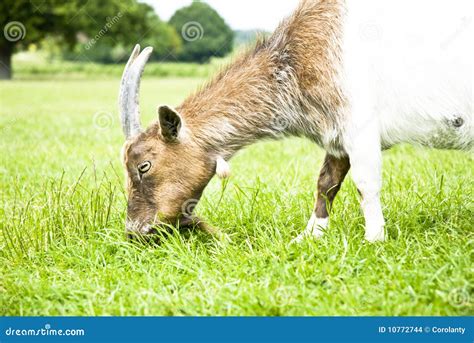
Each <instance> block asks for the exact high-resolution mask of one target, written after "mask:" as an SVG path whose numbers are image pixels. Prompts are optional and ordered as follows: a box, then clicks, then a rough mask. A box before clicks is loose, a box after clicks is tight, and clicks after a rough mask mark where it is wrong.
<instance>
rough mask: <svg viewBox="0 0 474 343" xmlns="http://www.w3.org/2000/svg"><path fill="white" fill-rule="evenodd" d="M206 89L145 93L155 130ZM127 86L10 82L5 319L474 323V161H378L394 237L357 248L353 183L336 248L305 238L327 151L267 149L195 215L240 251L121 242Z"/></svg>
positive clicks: (213, 187)
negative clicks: (162, 117) (162, 118)
mask: <svg viewBox="0 0 474 343" xmlns="http://www.w3.org/2000/svg"><path fill="white" fill-rule="evenodd" d="M200 82H201V80H200V79H164V80H158V79H150V78H146V77H145V79H144V82H143V84H142V94H141V95H142V96H141V98H142V113H143V117H144V122H146V123H148V122H149V121H150V120H152V118H154V116H155V110H156V106H157V105H158V104H161V103H168V104H171V105H176V104H178V103H179V102H180V100H181V99H183V97H184V96H185V95H186V94H187V93H188V92H189V91H191V90H192V89H193V88H194V87H195V86H196V85H198V84H199V83H200ZM117 86H118V79H106V80H97V81H94V82H88V81H80V80H75V81H67V80H63V81H61V82H59V81H12V82H3V83H0V137H1V140H0V159H1V163H0V192H1V193H0V194H1V206H0V231H1V232H0V249H1V250H0V273H1V274H0V314H1V315H472V314H474V308H473V301H474V297H473V267H472V257H473V255H472V253H473V242H474V236H473V226H472V222H473V210H474V208H473V202H472V199H473V189H474V185H473V180H474V175H473V174H474V171H473V165H474V163H473V158H472V156H471V155H469V154H467V153H462V152H451V151H436V150H424V149H420V148H413V147H409V146H400V147H396V148H394V149H392V150H391V151H388V152H386V153H385V154H384V189H383V195H382V201H383V204H384V214H385V217H386V220H387V229H388V233H389V239H388V241H387V242H385V243H377V244H368V243H366V242H364V241H363V218H362V216H361V213H360V211H359V207H358V200H357V198H358V196H357V191H356V189H355V187H354V184H353V183H352V181H351V180H350V178H349V179H348V180H347V181H346V182H345V183H344V185H343V187H342V190H341V192H340V193H339V196H338V198H337V199H336V201H335V205H334V210H333V215H332V223H331V226H330V229H329V231H328V234H327V235H326V236H325V237H324V238H323V239H321V240H319V241H307V242H304V243H303V244H301V245H290V244H289V243H290V241H291V239H292V238H294V237H295V236H296V235H297V234H298V233H299V232H301V230H302V229H303V228H304V226H305V225H306V221H307V219H308V218H309V215H310V212H311V208H312V206H313V193H314V190H315V188H314V187H315V179H316V175H317V172H318V168H319V166H320V164H321V162H322V158H323V151H322V150H320V149H319V148H317V147H316V146H315V145H313V144H312V143H310V142H309V141H306V140H304V139H289V140H285V141H278V142H263V143H260V144H257V145H254V146H252V147H250V148H248V149H247V150H245V151H242V152H241V153H239V154H238V155H237V156H236V157H235V158H234V159H233V160H232V162H231V165H232V172H233V176H232V178H231V179H230V181H229V182H228V183H226V184H223V183H221V181H220V180H215V179H213V180H212V182H211V184H210V185H209V188H208V189H207V190H206V192H205V196H204V198H203V200H202V202H201V203H200V204H199V206H198V207H197V212H198V213H199V214H200V215H202V216H203V217H205V218H207V219H209V221H210V222H211V223H214V224H216V225H218V226H220V227H222V228H224V230H225V232H226V233H228V234H229V235H230V236H231V237H232V242H231V243H229V244H223V243H220V242H217V241H214V240H213V239H212V238H210V237H208V236H206V235H204V234H202V233H193V234H188V235H173V236H171V237H170V238H169V239H168V240H167V241H166V242H165V243H163V244H162V245H161V246H159V247H155V246H149V245H148V246H147V245H139V244H131V243H128V242H127V241H126V240H125V239H124V234H123V233H124V229H123V227H124V218H125V206H126V198H125V194H124V190H123V171H122V167H121V163H120V159H119V151H120V148H121V145H122V143H123V138H122V134H121V129H120V123H119V121H118V116H117V113H116V96H117V91H118V89H117Z"/></svg>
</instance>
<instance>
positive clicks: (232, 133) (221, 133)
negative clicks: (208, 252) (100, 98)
mask: <svg viewBox="0 0 474 343" xmlns="http://www.w3.org/2000/svg"><path fill="white" fill-rule="evenodd" d="M343 14H344V8H343V5H342V1H341V0H320V1H317V0H305V1H302V2H301V4H300V6H299V7H298V9H297V10H296V11H295V13H294V14H293V15H292V16H291V17H289V18H287V19H286V20H285V21H283V22H282V23H281V24H280V26H279V27H278V28H277V29H276V31H275V33H274V34H273V35H272V36H271V37H269V38H268V39H263V40H260V41H259V42H258V43H257V44H256V46H255V47H254V48H252V49H250V50H249V51H247V52H246V53H244V54H242V55H241V56H240V57H238V58H237V59H236V60H235V61H234V63H232V64H231V65H230V66H228V67H227V68H225V69H224V70H223V71H222V72H220V73H219V74H218V75H217V76H216V77H215V78H214V80H213V81H211V82H210V83H208V84H207V85H205V86H204V87H203V88H201V89H200V90H199V91H197V92H196V93H195V94H193V95H191V96H190V97H188V98H187V99H186V100H185V101H184V102H183V103H182V105H181V106H179V107H178V108H177V109H176V112H177V114H176V115H177V116H178V117H179V116H180V118H181V119H182V122H181V130H180V133H179V136H178V137H177V138H176V139H175V140H173V139H172V140H171V141H170V140H169V139H164V137H163V129H162V128H161V126H162V125H163V123H160V121H157V122H155V123H154V124H152V125H151V126H150V127H149V128H148V129H147V130H146V131H145V132H143V133H142V134H140V135H139V136H137V137H135V138H134V139H133V140H131V141H129V142H127V143H126V146H125V148H124V163H125V166H126V168H127V172H128V180H129V181H128V192H129V205H128V220H129V221H130V222H133V223H134V224H133V225H134V226H138V227H140V226H141V225H145V224H150V223H152V224H153V223H161V222H171V223H176V222H177V221H180V220H183V213H182V212H183V210H182V205H183V204H184V203H185V202H186V201H187V200H188V199H199V197H200V196H201V193H202V191H203V190H204V188H205V186H206V185H207V183H208V182H209V180H210V179H211V178H212V176H213V175H214V172H215V160H216V156H221V157H223V158H224V159H229V158H230V157H231V156H232V155H233V154H234V153H235V152H236V151H237V150H239V149H241V148H242V147H244V146H246V145H248V144H251V143H253V142H255V141H256V140H259V139H262V138H276V137H280V136H281V135H286V134H288V135H290V134H291V135H302V136H303V135H304V136H307V137H309V138H310V139H312V140H313V141H315V142H317V143H319V144H321V145H323V146H324V147H325V148H326V149H327V150H332V151H335V152H336V154H342V155H343V154H344V152H343V149H342V147H341V146H342V144H341V140H340V136H341V135H340V129H341V128H342V127H343V125H342V124H341V122H342V121H343V118H342V113H343V108H344V106H345V103H346V99H345V98H344V96H343V95H342V91H341V89H340V88H339V84H340V82H339V74H338V72H339V64H340V62H341V61H340V60H339V58H338V56H340V49H341V48H340V46H339V44H340V43H339V42H340V39H339V38H340V35H341V25H342V24H341V21H342V16H343ZM282 123H283V124H284V125H279V124H282ZM327 137H329V138H327ZM143 161H151V163H152V168H151V170H150V171H149V172H147V173H146V174H144V175H143V177H142V178H140V177H139V176H138V172H137V165H139V164H140V163H142V162H143ZM331 161H332V160H331ZM331 161H330V162H329V165H328V168H330V170H329V172H328V173H329V174H331V173H332V169H331V168H332V162H331ZM335 170H336V171H339V170H340V168H339V166H338V165H337V164H336V166H335ZM336 179H337V177H336ZM334 180H335V179H334V178H330V181H331V182H332V181H334ZM336 181H337V180H336ZM331 182H329V181H328V182H326V181H324V180H323V181H322V184H321V185H322V187H321V188H322V190H323V191H324V190H325V189H326V186H327V185H329V184H330V183H331ZM326 191H327V190H326ZM331 194H332V193H331ZM334 195H335V193H334ZM318 198H319V197H318ZM321 206H322V205H321ZM324 211H325V212H327V211H326V210H325V205H324Z"/></svg>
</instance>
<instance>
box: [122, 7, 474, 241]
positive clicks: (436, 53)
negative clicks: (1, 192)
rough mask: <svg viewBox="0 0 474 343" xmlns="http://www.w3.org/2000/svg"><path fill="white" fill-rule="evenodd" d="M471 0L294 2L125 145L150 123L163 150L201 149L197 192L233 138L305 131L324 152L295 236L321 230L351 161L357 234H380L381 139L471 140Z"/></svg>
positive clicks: (441, 144)
mask: <svg viewBox="0 0 474 343" xmlns="http://www.w3.org/2000/svg"><path fill="white" fill-rule="evenodd" d="M414 3H415V4H414ZM470 7H471V3H470V2H469V1H453V3H451V5H450V6H449V8H446V6H444V5H443V6H441V4H437V3H435V2H432V1H426V0H424V1H423V0H420V1H417V2H413V1H408V0H403V1H397V2H387V1H383V2H382V1H375V0H357V1H349V2H348V3H346V2H345V1H343V0H319V1H318V0H306V1H302V2H301V3H300V4H299V6H298V8H297V9H296V10H295V12H294V13H293V15H292V16H290V17H289V18H287V19H286V20H284V21H283V22H282V23H281V24H280V25H279V27H278V28H277V29H276V31H275V32H274V33H273V35H271V36H270V37H269V38H266V39H262V40H259V41H258V42H257V44H256V46H255V47H253V48H252V49H250V50H249V51H247V52H246V53H244V54H243V55H241V56H240V57H238V58H237V59H236V61H235V62H234V63H232V64H231V65H230V66H228V67H227V68H225V69H224V70H223V71H222V72H221V73H220V74H219V75H218V76H217V77H216V78H214V79H213V80H212V81H211V82H209V83H208V84H206V85H205V86H203V87H202V88H201V89H200V90H198V91H197V92H196V93H194V94H193V95H191V96H190V97H188V98H187V99H186V100H185V101H184V102H183V103H182V104H181V105H180V106H179V107H177V108H176V110H172V109H170V111H172V112H169V111H168V110H166V111H160V120H159V121H158V122H156V123H154V124H152V127H151V129H148V130H147V131H146V132H145V133H143V134H137V135H134V136H133V137H131V138H129V141H131V142H129V144H128V145H133V144H135V145H140V144H139V143H140V142H139V141H140V140H150V139H151V138H150V137H149V136H150V135H152V134H153V133H154V134H155V135H157V133H161V136H160V137H161V138H162V139H161V141H164V142H167V143H165V144H168V146H167V149H164V150H166V151H169V150H170V149H177V148H176V144H187V147H188V148H187V151H188V152H191V154H192V156H193V157H196V156H201V159H200V160H199V161H201V162H202V161H203V160H205V161H204V162H203V163H204V164H203V165H201V166H198V167H196V168H197V169H198V170H197V171H196V173H198V174H199V175H200V178H199V181H196V184H195V185H192V184H189V185H187V186H186V187H187V188H189V189H192V188H195V189H198V190H199V191H198V193H199V194H200V193H201V192H202V189H203V188H204V187H205V185H206V184H207V182H208V181H209V180H208V179H210V177H212V175H210V176H209V175H208V174H206V172H204V170H207V169H206V165H209V164H212V165H214V168H215V165H216V164H217V169H218V171H219V170H220V171H222V170H224V171H225V173H224V172H219V174H223V175H228V170H227V168H226V165H225V161H226V160H228V159H230V158H231V157H232V155H233V154H234V153H235V152H237V151H238V150H239V149H241V148H242V147H244V146H246V145H248V144H251V143H253V142H255V141H257V140H259V139H262V138H279V137H281V136H285V135H297V136H306V137H308V138H309V139H311V140H312V141H314V142H316V143H317V144H319V145H320V146H321V147H323V148H324V149H325V150H326V151H327V155H326V158H325V162H324V165H323V167H322V170H321V174H320V177H319V181H318V192H317V200H316V205H315V209H314V212H313V214H312V216H311V219H310V220H309V222H308V226H307V228H306V230H304V232H303V233H302V234H301V235H300V236H299V237H298V238H297V240H301V239H303V238H304V237H306V236H321V235H322V234H323V230H324V229H325V228H326V226H327V224H328V217H329V213H328V211H327V208H326V205H327V202H326V200H325V199H327V198H328V199H329V202H332V200H333V199H334V197H335V195H336V193H337V190H338V189H339V186H340V184H341V183H342V181H343V179H344V177H345V175H346V173H347V172H348V170H349V168H352V177H353V179H354V182H355V184H356V186H357V188H358V190H359V192H360V193H361V196H362V201H361V207H362V209H363V212H364V216H365V220H366V235H365V237H366V239H367V240H369V241H377V240H383V239H384V238H385V234H384V219H383V215H382V211H381V205H380V200H379V198H380V189H381V150H382V149H383V148H388V147H390V146H392V145H394V144H397V143H401V142H410V143H420V144H424V145H429V146H433V147H437V148H460V149H467V150H472V149H473V142H474V120H473V108H472V98H473V96H472V61H473V57H474V56H473V50H472V38H473V35H472V25H471V19H472V18H470V17H466V16H465V13H472V9H471V8H470ZM470 9H471V12H466V11H469V10H470ZM468 42H469V43H468ZM137 54H138V52H137V53H136V54H135V55H137ZM135 58H136V56H135ZM137 59H140V56H139V57H138V58H137ZM132 62H133V61H132ZM132 66H133V63H132ZM140 72H141V71H140ZM124 76H125V73H124ZM121 94H122V93H121ZM128 112H130V110H127V109H125V110H122V114H125V117H127V113H128ZM131 112H133V113H135V112H136V111H135V110H133V111H131ZM162 112H163V113H162ZM170 116H171V117H172V120H167V119H166V118H170ZM124 122H126V121H124ZM129 122H133V123H137V122H138V121H137V120H129ZM125 126H126V124H125ZM125 126H124V131H126V132H130V130H128V131H127V129H126V128H125ZM129 126H130V125H129ZM169 127H171V128H172V130H173V132H174V133H175V134H174V135H173V136H172V137H171V138H172V141H173V142H172V143H170V139H169V138H170V137H169V136H168V135H167V134H166V132H168V131H169V130H168V129H169ZM160 144H161V143H160ZM169 144H175V145H173V146H172V147H171V146H170V145H169ZM173 156H174V155H173ZM216 161H217V162H216ZM165 163H166V162H165ZM168 163H171V162H168ZM173 163H177V164H179V163H185V162H184V161H179V158H178V160H177V161H174V162H173ZM161 165H163V163H161ZM129 172H130V171H129ZM208 176H209V177H208ZM183 178H186V177H185V176H184V174H183ZM179 191H181V192H182V193H183V194H184V193H185V192H184V191H182V189H181V188H180V189H179ZM167 192H170V190H167ZM188 193H189V194H191V193H193V192H192V191H191V190H190V191H189V192H188ZM181 201H182V200H181ZM129 214H130V213H129ZM175 216H176V214H175Z"/></svg>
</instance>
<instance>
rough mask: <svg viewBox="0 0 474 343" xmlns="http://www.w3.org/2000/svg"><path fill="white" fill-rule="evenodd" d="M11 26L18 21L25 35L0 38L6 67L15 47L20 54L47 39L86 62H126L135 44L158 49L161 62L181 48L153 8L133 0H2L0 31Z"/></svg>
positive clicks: (0, 52)
mask: <svg viewBox="0 0 474 343" xmlns="http://www.w3.org/2000/svg"><path fill="white" fill-rule="evenodd" d="M11 22H19V23H20V25H22V26H23V27H24V29H23V28H21V27H20V29H21V30H22V31H24V35H23V37H22V38H21V39H18V40H17V39H15V40H7V39H5V37H3V36H2V37H1V38H2V39H1V40H0V56H2V59H4V60H5V61H6V62H4V64H5V65H6V66H9V61H10V56H11V54H12V52H13V48H14V47H15V46H16V47H17V48H19V49H20V50H21V49H22V48H25V47H27V46H28V44H31V43H38V42H40V41H41V40H43V39H44V38H45V37H48V36H53V37H55V38H56V42H57V43H58V44H60V45H61V46H62V47H67V48H68V49H69V51H71V52H73V53H74V54H71V53H70V54H67V55H66V56H67V57H70V58H71V57H74V59H77V60H87V61H90V60H96V61H102V62H116V61H118V60H123V59H124V58H126V57H128V54H129V53H130V51H131V47H132V46H133V45H134V44H135V43H137V42H141V43H142V44H149V45H152V46H154V48H155V54H154V57H155V58H158V59H161V58H166V57H167V56H168V55H169V54H170V53H171V54H177V53H178V52H179V51H180V48H181V41H180V39H179V36H178V35H177V33H176V32H175V31H174V29H173V28H171V27H170V26H168V25H167V24H166V23H163V22H161V21H160V19H159V18H158V17H157V15H156V14H155V12H154V10H153V9H152V7H150V6H149V5H147V4H144V3H139V2H136V1H134V0H124V1H122V0H104V1H86V0H73V1H59V0H51V1H39V0H38V1H36V0H31V1H28V0H20V1H17V0H3V1H2V2H1V3H0V23H2V28H3V27H4V26H5V25H7V23H11ZM114 49H115V55H114V54H113V52H114Z"/></svg>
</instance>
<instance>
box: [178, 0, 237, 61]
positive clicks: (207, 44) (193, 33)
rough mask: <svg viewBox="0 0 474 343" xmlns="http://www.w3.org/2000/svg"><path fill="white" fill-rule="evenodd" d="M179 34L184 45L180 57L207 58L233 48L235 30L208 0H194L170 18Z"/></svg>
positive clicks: (182, 58) (200, 59) (205, 59)
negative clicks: (206, 0) (205, 0)
mask: <svg viewBox="0 0 474 343" xmlns="http://www.w3.org/2000/svg"><path fill="white" fill-rule="evenodd" d="M169 24H170V25H171V26H173V27H174V28H175V29H176V31H177V32H178V33H179V34H181V37H182V39H183V49H182V51H181V53H180V54H179V55H178V58H179V59H181V60H183V61H197V62H201V63H202V62H206V61H208V60H209V58H211V57H212V56H217V57H221V56H225V55H226V54H227V53H229V52H230V51H232V46H233V39H234V33H233V31H232V29H231V28H230V27H229V26H228V25H227V24H226V23H225V21H224V19H222V17H221V16H220V15H219V14H218V13H217V12H216V11H215V10H214V9H213V8H212V7H210V6H209V5H208V4H206V3H203V2H199V1H194V2H193V3H192V4H191V5H189V6H187V7H183V8H181V9H179V10H177V11H176V13H175V14H174V15H173V16H172V17H171V19H170V20H169Z"/></svg>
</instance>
